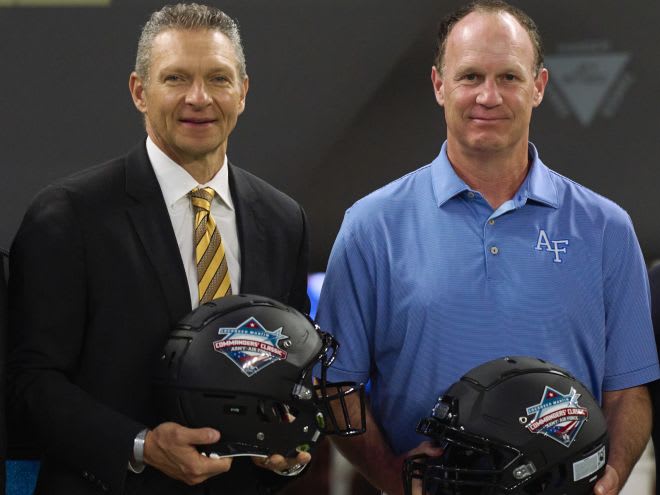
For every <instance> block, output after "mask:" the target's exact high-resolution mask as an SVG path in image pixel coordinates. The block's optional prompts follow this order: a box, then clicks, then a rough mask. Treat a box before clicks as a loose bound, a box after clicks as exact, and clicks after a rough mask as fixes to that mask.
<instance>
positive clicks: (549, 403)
mask: <svg viewBox="0 0 660 495" xmlns="http://www.w3.org/2000/svg"><path fill="white" fill-rule="evenodd" d="M579 398H580V394H578V393H577V390H575V389H574V388H573V387H571V390H570V392H569V393H568V394H562V393H560V392H558V391H557V390H555V389H553V388H552V387H548V386H546V387H545V390H544V391H543V395H542V397H541V402H539V403H538V404H534V405H532V406H529V407H528V408H527V410H526V412H527V415H528V416H529V415H531V414H534V418H533V419H532V420H531V421H530V422H529V423H528V424H527V425H526V426H525V428H527V429H528V430H529V431H530V432H531V433H536V434H539V435H545V436H546V437H548V438H551V439H553V440H555V441H556V442H559V443H560V444H562V445H563V446H565V447H570V445H571V444H572V443H573V441H574V440H575V437H576V436H577V434H578V432H579V431H580V428H582V425H583V424H584V422H585V421H586V420H587V419H588V418H589V410H588V409H587V408H586V407H581V406H580V405H579V404H578V399H579Z"/></svg>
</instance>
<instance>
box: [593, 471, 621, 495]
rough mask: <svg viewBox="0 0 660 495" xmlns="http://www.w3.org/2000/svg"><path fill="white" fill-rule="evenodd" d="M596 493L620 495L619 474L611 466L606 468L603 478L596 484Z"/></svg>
mask: <svg viewBox="0 0 660 495" xmlns="http://www.w3.org/2000/svg"><path fill="white" fill-rule="evenodd" d="M594 493H595V494H596V495H618V493H619V473H617V472H616V469H614V468H613V467H612V466H610V465H609V464H608V465H607V466H605V474H603V477H602V478H601V479H599V480H598V481H597V482H596V486H594Z"/></svg>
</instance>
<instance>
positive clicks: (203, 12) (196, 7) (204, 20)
mask: <svg viewBox="0 0 660 495" xmlns="http://www.w3.org/2000/svg"><path fill="white" fill-rule="evenodd" d="M170 29H184V30H195V29H210V30H214V31H219V32H221V33H222V34H224V35H225V36H226V37H227V38H229V41H231V44H232V45H233V46H234V52H235V53H236V59H237V60H238V72H239V75H240V77H241V79H245V78H246V77H247V71H246V67H245V53H244V52H243V43H242V41H241V35H240V33H239V30H238V23H237V22H236V21H235V20H234V19H232V18H231V17H229V16H228V15H227V14H225V13H224V12H223V11H222V10H220V9H217V8H215V7H210V6H208V5H200V4H198V3H178V4H176V5H166V6H165V7H163V8H162V9H160V10H158V11H156V12H154V13H153V14H151V17H149V20H148V21H147V23H146V24H145V25H144V27H143V28H142V33H141V34H140V40H139V41H138V48H137V56H136V57H135V72H136V73H137V75H138V76H139V77H140V79H142V80H143V81H145V82H146V81H148V80H149V69H150V67H151V48H152V45H153V42H154V39H155V38H156V36H158V35H159V34H160V33H162V32H164V31H167V30H170Z"/></svg>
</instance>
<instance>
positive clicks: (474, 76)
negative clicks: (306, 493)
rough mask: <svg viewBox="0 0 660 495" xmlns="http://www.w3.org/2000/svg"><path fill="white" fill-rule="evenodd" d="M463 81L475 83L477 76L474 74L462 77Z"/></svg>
mask: <svg viewBox="0 0 660 495" xmlns="http://www.w3.org/2000/svg"><path fill="white" fill-rule="evenodd" d="M463 79H465V80H466V81H476V80H477V75H476V74H465V75H464V76H463Z"/></svg>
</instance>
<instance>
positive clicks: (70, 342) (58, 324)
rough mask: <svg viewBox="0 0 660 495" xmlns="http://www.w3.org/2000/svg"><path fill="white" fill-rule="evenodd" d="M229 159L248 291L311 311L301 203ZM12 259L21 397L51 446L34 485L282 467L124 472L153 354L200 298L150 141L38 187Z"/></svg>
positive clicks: (91, 487) (90, 489) (79, 487)
mask: <svg viewBox="0 0 660 495" xmlns="http://www.w3.org/2000/svg"><path fill="white" fill-rule="evenodd" d="M229 167H230V168H229V181H230V190H231V193H232V198H233V200H234V205H235V208H236V215H237V226H238V236H239V242H240V246H241V272H242V273H241V280H242V282H241V292H243V293H254V294H259V295H265V296H269V297H272V298H274V299H277V300H279V301H282V302H284V303H287V304H290V305H292V306H294V307H296V308H298V309H300V310H302V311H306V310H308V299H307V295H306V277H307V259H308V238H307V227H306V221H305V216H304V213H303V210H302V209H301V207H300V206H299V205H298V204H297V203H296V202H295V201H293V200H292V199H290V198H289V197H288V196H286V195H284V194H283V193H281V192H279V191H278V190H276V189H274V188H273V187H272V186H270V185H268V184H267V183H265V182H264V181H262V180H260V179H258V178H257V177H255V176H253V175H251V174H249V173H248V172H246V171H244V170H241V169H239V168H237V167H234V166H233V165H230V166H229ZM10 262H11V269H10V284H9V289H10V308H11V309H10V325H11V329H12V335H13V351H12V354H11V356H10V374H11V383H12V404H13V405H14V406H15V407H18V408H21V409H20V410H19V414H20V415H21V416H23V417H24V418H26V420H27V421H29V424H30V425H31V426H32V427H33V428H34V430H35V433H36V436H37V438H38V439H39V443H40V446H41V448H42V449H43V452H44V457H43V460H42V466H41V471H40V475H39V480H38V483H37V493H48V494H60V493H61V494H67V495H70V494H74V493H90V494H91V493H101V492H110V493H124V492H125V493H159V494H160V493H182V494H184V493H185V494H189V493H191V494H192V493H256V492H257V482H259V483H262V484H265V485H268V484H269V483H271V482H273V481H274V480H276V479H277V477H276V476H275V475H272V474H271V473H269V472H267V471H265V470H262V469H258V468H256V467H254V466H252V465H251V464H250V463H249V461H247V462H246V461H245V459H242V460H240V462H234V465H233V467H232V470H231V471H230V472H229V473H226V474H223V475H220V476H217V477H216V478H214V479H213V480H210V481H209V482H207V483H205V484H203V485H201V486H197V487H192V488H191V487H187V486H186V485H184V484H183V483H180V482H177V481H174V480H171V479H169V478H166V477H165V476H164V475H162V474H161V473H159V472H158V471H156V470H154V469H151V468H149V467H147V469H146V470H145V472H144V473H142V474H140V475H134V474H130V473H127V462H128V456H129V453H130V452H131V451H132V445H133V439H134V437H135V435H136V434H137V432H138V431H140V430H141V429H142V428H144V427H145V426H149V427H153V426H155V425H156V423H157V419H156V417H157V415H156V414H155V411H154V410H153V406H152V400H151V386H150V376H151V373H152V370H153V367H154V363H155V362H156V361H157V360H158V359H159V354H160V352H161V350H162V347H163V344H164V342H165V340H166V338H167V335H168V333H169V331H170V329H171V328H172V327H173V326H174V324H175V323H176V322H177V321H178V320H179V319H180V318H181V317H182V316H184V315H185V314H186V313H188V312H189V311H190V309H191V307H190V295H189V291H188V285H187V281H186V277H185V272H184V269H183V264H182V261H181V255H180V253H179V249H178V246H177V242H176V238H175V236H174V232H173V230H172V226H171V222H170V219H169V215H168V212H167V209H166V206H165V203H164V200H163V196H162V194H161V191H160V187H159V185H158V182H157V180H156V177H155V174H154V172H153V169H152V167H151V164H150V162H149V159H148V156H147V153H146V149H145V145H144V143H142V144H141V145H139V146H138V147H136V148H135V149H134V150H132V151H131V152H130V153H129V154H128V155H127V156H125V157H122V158H119V159H116V160H113V161H111V162H108V163H105V164H103V165H99V166H96V167H93V168H91V169H87V170H85V171H83V172H81V173H78V174H76V175H74V176H72V177H69V178H67V179H64V180H62V181H60V182H58V183H56V184H54V185H51V186H49V187H47V188H46V189H45V190H44V191H42V192H41V193H40V194H39V195H38V196H37V197H36V198H35V200H34V201H33V203H32V205H31V206H30V208H29V209H28V212H27V213H26V215H25V218H24V219H23V223H22V225H21V227H20V229H19V231H18V233H17V235H16V238H15V240H14V244H13V246H12V250H11V258H10Z"/></svg>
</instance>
